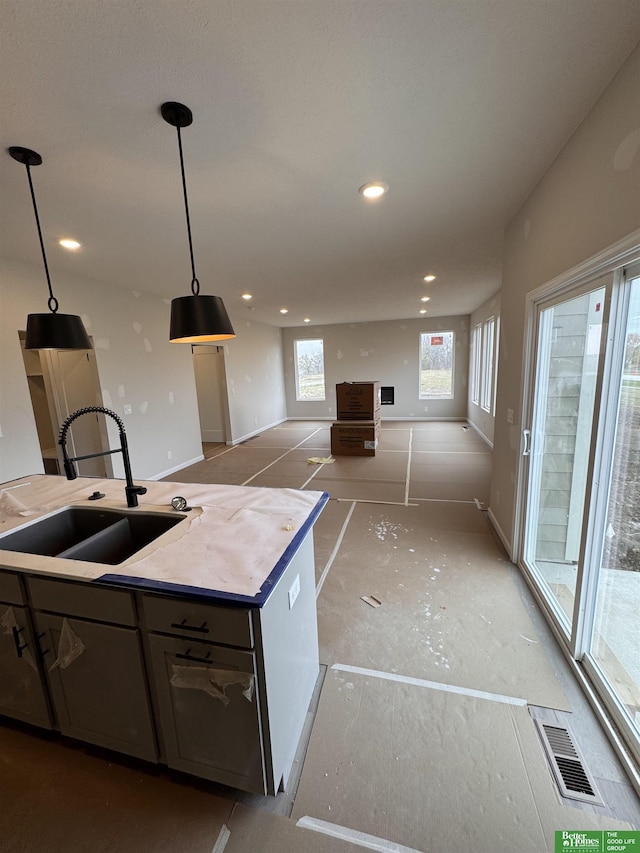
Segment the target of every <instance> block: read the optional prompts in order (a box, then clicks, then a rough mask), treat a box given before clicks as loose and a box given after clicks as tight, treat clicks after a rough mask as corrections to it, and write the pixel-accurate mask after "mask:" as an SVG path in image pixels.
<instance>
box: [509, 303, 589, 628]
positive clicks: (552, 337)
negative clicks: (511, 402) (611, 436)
mask: <svg viewBox="0 0 640 853" xmlns="http://www.w3.org/2000/svg"><path fill="white" fill-rule="evenodd" d="M604 302H605V288H604V287H596V288H595V289H589V290H586V291H585V292H583V293H579V294H578V295H574V296H572V297H571V298H568V299H567V298H563V299H557V300H555V301H548V302H546V303H542V304H541V305H540V306H538V312H537V328H538V345H537V357H536V376H535V393H534V395H533V400H534V406H533V418H532V426H531V430H530V431H527V434H526V435H525V440H526V442H527V447H525V449H524V452H525V453H526V454H528V456H529V458H530V469H529V493H528V501H527V508H528V512H527V522H526V525H525V536H524V559H525V562H526V563H527V565H528V567H529V569H530V570H531V572H532V574H534V576H535V577H536V580H537V582H538V584H539V585H540V587H541V589H542V590H543V592H544V595H545V597H546V598H547V599H548V601H549V603H550V606H551V608H552V610H553V612H554V613H555V615H556V618H557V620H558V623H559V624H560V626H561V627H562V629H563V631H564V633H565V634H566V635H567V637H570V636H571V630H572V626H573V611H574V607H575V597H576V584H577V578H578V564H579V557H580V545H581V542H582V527H583V522H584V515H585V509H586V499H587V486H588V481H587V471H588V467H589V454H590V450H591V444H592V439H593V415H594V409H595V400H596V379H597V372H598V363H599V356H600V347H601V341H602V316H603V307H604Z"/></svg>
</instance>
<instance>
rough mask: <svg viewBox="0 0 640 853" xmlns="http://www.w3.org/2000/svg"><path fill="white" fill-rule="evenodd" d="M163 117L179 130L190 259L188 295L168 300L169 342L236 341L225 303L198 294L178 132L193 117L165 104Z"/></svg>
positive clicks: (179, 106) (182, 107)
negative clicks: (189, 292) (228, 339)
mask: <svg viewBox="0 0 640 853" xmlns="http://www.w3.org/2000/svg"><path fill="white" fill-rule="evenodd" d="M160 112H161V113H162V118H163V119H164V120H165V121H166V122H167V123H168V124H170V125H172V126H173V127H175V128H176V129H177V131H178V151H179V152H180V170H181V173H182V192H183V194H184V209H185V213H186V216H187V234H188V236H189V254H190V256H191V294H192V295H191V296H178V297H177V298H176V299H172V300H171V325H170V329H169V340H170V341H171V343H174V344H176V343H177V344H199V343H206V342H207V341H223V340H226V339H227V338H235V332H234V331H233V326H232V325H231V321H230V320H229V316H228V315H227V311H226V308H225V307H224V302H223V301H222V299H221V298H220V297H219V296H202V295H200V282H199V281H198V279H197V277H196V267H195V263H194V260H193V243H192V240H191V222H190V220H189V202H188V201H187V183H186V180H185V176H184V159H183V157H182V138H181V136H180V130H181V128H183V127H189V125H190V124H191V123H192V122H193V115H192V113H191V110H190V109H189V107H185V105H184V104H178V103H176V102H175V101H168V102H167V103H165V104H163V105H162V106H161V107H160Z"/></svg>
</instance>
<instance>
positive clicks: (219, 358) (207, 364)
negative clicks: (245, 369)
mask: <svg viewBox="0 0 640 853" xmlns="http://www.w3.org/2000/svg"><path fill="white" fill-rule="evenodd" d="M191 351H192V354H193V370H194V375H195V380H196V394H197V397H198V414H199V418H200V434H201V440H202V452H203V454H204V456H205V458H208V457H209V456H211V455H212V454H215V452H216V448H217V447H218V446H220V445H226V444H227V442H228V441H229V437H230V435H231V428H230V418H229V399H228V395H227V375H226V370H225V361H224V348H223V347H221V346H216V345H211V344H209V345H207V344H197V345H194V346H192V348H191Z"/></svg>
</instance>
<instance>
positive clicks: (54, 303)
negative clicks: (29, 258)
mask: <svg viewBox="0 0 640 853" xmlns="http://www.w3.org/2000/svg"><path fill="white" fill-rule="evenodd" d="M25 166H26V169H27V177H28V178H29V189H30V190H31V201H32V202H33V212H34V213H35V215H36V225H37V227H38V237H39V238H40V249H41V250H42V261H43V263H44V271H45V274H46V276H47V285H48V286H49V301H48V302H47V305H48V306H49V311H51V312H52V313H53V314H55V313H56V311H57V310H58V300H57V299H56V298H55V296H54V295H53V290H52V289H51V277H50V276H49V265H48V264H47V256H46V254H45V251H44V240H43V239H42V229H41V228H40V217H39V216H38V206H37V204H36V194H35V192H34V191H33V181H32V180H31V169H30V168H29V163H25Z"/></svg>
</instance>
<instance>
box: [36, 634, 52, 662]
mask: <svg viewBox="0 0 640 853" xmlns="http://www.w3.org/2000/svg"><path fill="white" fill-rule="evenodd" d="M46 636H47V633H46V631H44V632H43V633H42V634H38V635H37V640H38V649H39V650H40V657H44V656H45V655H48V654H49V652H50V651H51V649H45V650H44V651H42V648H41V647H40V640H41V639H42V638H43V637H46Z"/></svg>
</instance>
